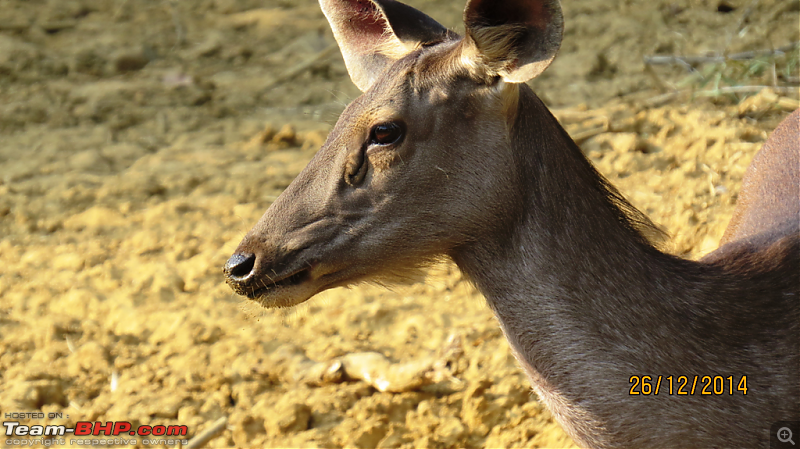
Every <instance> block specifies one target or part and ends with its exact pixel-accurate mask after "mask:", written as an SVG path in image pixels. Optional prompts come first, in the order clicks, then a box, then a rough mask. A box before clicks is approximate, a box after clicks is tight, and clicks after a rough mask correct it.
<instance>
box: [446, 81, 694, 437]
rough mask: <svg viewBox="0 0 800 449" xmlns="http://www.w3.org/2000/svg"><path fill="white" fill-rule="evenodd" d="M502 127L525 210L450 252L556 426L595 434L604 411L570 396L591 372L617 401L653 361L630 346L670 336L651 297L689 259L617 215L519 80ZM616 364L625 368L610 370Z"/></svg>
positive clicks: (658, 295)
mask: <svg viewBox="0 0 800 449" xmlns="http://www.w3.org/2000/svg"><path fill="white" fill-rule="evenodd" d="M511 134H512V136H511V139H510V140H511V142H512V146H513V148H512V151H513V153H514V155H515V158H516V161H515V162H516V166H517V168H518V170H519V171H518V173H517V174H516V176H517V180H518V183H517V184H518V185H519V186H520V187H519V188H520V189H522V191H521V192H518V195H516V197H517V198H524V203H525V204H524V206H525V207H518V208H514V210H516V211H517V212H516V214H515V215H516V216H513V217H509V218H508V220H509V222H508V223H506V225H507V226H506V227H505V229H507V232H497V230H496V229H494V230H489V232H487V233H486V235H484V236H478V237H476V238H475V239H474V242H472V243H470V244H468V245H465V246H464V247H461V248H458V249H457V250H456V251H455V252H454V253H453V254H452V257H453V259H454V261H455V262H456V263H457V264H458V265H459V267H460V268H461V270H462V271H463V272H464V273H465V274H466V275H467V276H468V277H469V278H470V279H471V280H472V281H473V282H474V284H475V285H476V286H477V288H478V289H479V290H480V291H481V292H482V293H483V294H484V296H485V297H486V299H487V302H488V304H489V305H490V307H491V308H492V310H493V311H494V312H495V314H496V316H497V317H498V319H499V321H500V323H501V326H502V328H503V331H504V333H505V334H506V337H507V339H508V340H509V342H510V344H511V347H512V350H513V351H514V353H515V355H516V357H517V359H518V360H519V362H520V363H521V365H522V366H523V368H524V369H525V370H526V371H527V374H528V376H529V378H530V379H531V382H532V384H533V387H534V389H535V391H536V392H537V393H538V394H539V396H540V397H541V398H542V399H543V400H544V401H545V403H547V404H548V405H549V406H550V408H551V410H552V411H553V412H554V413H555V414H556V416H557V417H559V416H560V421H561V422H562V425H564V426H565V427H566V428H569V426H570V422H571V421H573V420H572V419H571V417H572V418H576V416H577V415H578V414H580V415H581V416H582V417H581V418H579V419H577V418H576V419H574V421H575V422H576V423H577V422H582V423H584V424H583V425H587V426H590V427H591V426H592V425H593V424H591V423H592V419H590V418H591V417H592V416H594V417H595V418H596V419H597V420H598V422H597V423H596V426H595V430H596V429H597V428H598V426H599V427H602V419H601V418H600V417H599V416H602V415H603V414H604V413H605V411H604V410H600V409H598V408H597V407H595V405H596V404H595V405H591V406H590V405H587V404H585V405H586V406H587V408H586V409H581V410H579V408H580V407H579V406H578V405H576V404H577V401H587V402H588V401H589V399H586V398H593V397H596V396H597V391H602V390H601V389H600V388H598V385H597V382H598V380H601V381H602V380H603V379H605V380H608V381H611V380H613V383H615V384H616V385H615V386H614V388H622V390H621V391H620V392H619V394H617V392H615V394H616V397H619V395H620V394H622V393H623V392H626V391H627V390H625V389H624V388H625V385H626V384H627V383H628V378H629V377H630V376H631V375H635V374H641V373H644V372H653V370H654V368H655V367H654V364H655V363H656V362H654V361H653V360H647V359H646V356H644V357H643V354H647V353H649V352H650V351H649V350H646V349H645V350H644V352H640V351H639V350H641V349H643V347H644V346H646V345H647V343H648V339H651V340H650V342H652V341H653V340H652V339H653V338H661V336H664V335H669V334H671V332H666V330H667V329H668V328H669V327H670V322H669V317H670V316H676V313H675V311H674V310H672V311H670V310H666V309H665V308H667V307H670V305H669V304H668V301H663V299H664V298H665V297H669V295H671V293H670V291H671V290H672V289H673V288H674V287H671V285H672V284H674V283H675V282H681V281H678V280H676V279H675V278H676V271H677V272H680V271H681V265H682V264H689V263H692V262H688V261H682V260H679V259H677V258H674V257H671V256H668V255H666V254H663V253H661V252H659V251H657V250H656V249H655V248H653V247H652V246H651V245H649V244H648V243H647V241H646V240H645V239H644V238H642V237H641V235H640V234H639V233H638V232H637V231H636V230H635V229H633V228H632V227H631V226H630V225H627V224H626V223H625V220H620V217H621V214H622V212H621V209H620V207H619V206H618V204H615V201H614V200H613V198H612V197H613V195H612V196H611V197H610V196H609V191H608V190H607V189H606V187H605V181H604V179H603V178H602V177H601V176H600V175H599V174H598V173H597V172H596V171H595V170H594V168H593V167H592V166H591V164H590V163H589V161H587V160H586V158H585V157H584V156H583V155H582V154H581V152H580V150H579V149H578V148H577V146H576V145H575V144H574V143H573V142H572V140H571V139H570V138H569V136H568V135H567V133H566V132H565V131H564V130H563V128H562V127H561V126H560V125H559V124H558V122H557V121H556V120H555V118H554V117H553V116H552V114H551V113H550V112H549V111H548V110H547V108H546V107H545V106H544V105H543V104H542V102H541V101H540V100H539V99H538V98H537V97H536V96H535V95H534V94H533V92H532V91H530V89H528V88H527V87H525V86H523V87H522V88H521V89H520V102H519V110H518V117H517V120H516V123H515V126H514V128H513V130H512V133H511ZM623 207H624V206H623ZM677 277H680V275H678V276H677ZM687 282H688V281H687ZM684 287H685V284H684ZM676 319H677V318H676ZM659 329H664V330H665V332H664V333H660V332H658V330H659ZM654 330H655V337H653V335H654ZM670 330H675V329H670ZM666 338H670V337H666ZM659 343H660V347H662V348H663V347H664V344H665V343H666V344H669V343H668V342H664V341H660V342H659ZM672 343H674V345H675V348H676V351H678V347H679V346H680V343H679V342H677V341H676V342H672ZM654 347H659V346H654ZM666 351H667V352H669V351H670V350H669V348H667V349H666ZM611 362H613V363H611ZM619 367H623V368H624V371H625V372H624V373H623V372H621V371H620V372H611V370H616V369H618V368H619ZM645 369H647V371H643V370H645ZM604 371H605V372H604ZM606 391H610V390H606ZM608 405H609V406H610V407H613V403H609V404H608ZM598 407H599V406H598ZM601 408H602V407H601ZM608 412H609V413H612V411H611V410H609V411H608ZM576 425H578V424H576ZM587 430H588V429H587ZM570 433H572V434H573V436H574V435H577V434H581V433H584V432H580V431H577V432H570Z"/></svg>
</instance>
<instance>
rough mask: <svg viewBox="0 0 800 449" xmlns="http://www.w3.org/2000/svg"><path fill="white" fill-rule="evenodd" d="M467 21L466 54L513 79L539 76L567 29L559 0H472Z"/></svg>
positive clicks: (511, 80) (516, 81) (468, 5)
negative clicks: (565, 28)
mask: <svg viewBox="0 0 800 449" xmlns="http://www.w3.org/2000/svg"><path fill="white" fill-rule="evenodd" d="M464 24H465V25H466V29H467V37H466V39H467V42H466V43H465V44H466V45H465V47H464V52H465V54H464V55H463V56H464V58H466V59H467V60H470V64H473V65H477V66H480V67H481V68H482V69H483V70H485V71H486V72H488V73H489V74H491V75H499V76H501V77H502V78H503V80H505V81H507V82H510V83H522V82H525V81H528V80H530V79H532V78H535V77H537V76H539V74H541V73H542V72H543V71H544V69H546V68H547V67H548V66H549V65H550V63H551V62H553V58H555V57H556V54H557V53H558V49H559V47H560V46H561V37H562V35H563V33H564V18H563V16H562V14H561V4H560V3H559V0H504V1H497V0H469V2H468V3H467V7H466V9H465V10H464Z"/></svg>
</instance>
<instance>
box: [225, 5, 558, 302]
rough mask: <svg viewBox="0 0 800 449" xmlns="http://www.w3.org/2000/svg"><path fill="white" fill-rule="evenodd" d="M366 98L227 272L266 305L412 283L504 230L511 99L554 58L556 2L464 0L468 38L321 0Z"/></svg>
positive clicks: (399, 15) (386, 10)
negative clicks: (343, 289)
mask: <svg viewBox="0 0 800 449" xmlns="http://www.w3.org/2000/svg"><path fill="white" fill-rule="evenodd" d="M320 4H321V6H322V10H323V12H324V14H325V16H326V17H327V19H328V21H329V22H330V25H331V27H332V29H333V34H334V37H335V38H336V41H337V42H338V44H339V46H340V48H341V50H342V54H343V56H344V60H345V63H346V66H347V70H348V73H349V74H350V77H351V79H352V80H353V82H354V83H355V84H356V85H357V86H358V87H359V89H360V90H361V91H362V92H363V94H362V95H361V96H360V97H358V98H357V99H356V100H355V101H353V103H351V104H350V105H349V106H348V107H347V108H346V109H345V111H344V112H343V113H342V115H341V117H340V118H339V121H338V122H337V123H336V126H335V127H334V129H333V130H332V131H331V133H330V135H329V136H328V139H327V141H326V142H325V144H324V145H323V147H322V148H321V149H320V150H319V152H318V153H317V154H316V156H315V157H314V158H313V160H312V161H311V162H310V163H309V164H308V166H307V167H306V168H305V169H304V170H303V171H302V172H301V173H300V175H298V177H297V178H296V179H295V180H294V181H293V182H292V183H291V185H289V187H288V188H287V189H286V191H284V192H283V194H282V195H281V196H280V197H279V198H278V199H277V200H276V201H275V202H274V203H273V204H272V206H271V207H270V208H269V209H268V210H267V211H266V213H265V214H264V216H263V217H262V218H261V219H260V220H259V222H258V223H257V224H256V225H255V227H253V229H252V230H250V232H249V233H248V234H247V235H246V236H245V238H244V239H243V241H242V242H241V244H240V245H239V247H238V248H237V250H236V252H235V254H234V255H233V256H232V257H231V258H230V260H229V261H228V263H227V264H226V265H225V268H224V271H225V274H226V276H227V280H228V283H229V284H230V285H231V287H232V288H233V289H234V290H235V291H236V292H237V293H239V294H242V295H245V296H247V297H249V298H251V299H255V300H257V301H259V302H260V303H261V304H262V305H264V306H266V307H286V306H292V305H295V304H298V303H301V302H303V301H305V300H307V299H309V298H310V297H312V296H313V295H315V294H317V293H319V292H321V291H323V290H326V289H328V288H332V287H336V286H344V285H350V284H353V283H357V282H363V281H366V280H376V281H379V282H387V281H388V282H396V281H402V280H405V279H409V278H414V275H415V274H416V273H418V272H419V270H418V269H419V268H421V267H422V266H425V265H426V264H428V263H430V262H431V261H433V260H436V259H437V258H440V257H446V256H448V255H451V253H452V252H453V251H455V250H457V248H459V247H460V246H462V245H468V244H469V243H470V242H474V241H476V240H477V239H480V235H481V232H485V231H483V230H485V229H487V228H490V229H494V230H495V232H503V230H504V229H506V228H510V227H511V226H512V225H513V223H510V221H511V218H510V217H513V216H514V211H515V209H517V208H519V207H521V206H520V205H521V204H523V201H522V200H521V198H520V192H519V190H518V189H515V188H514V186H515V185H518V181H519V179H518V178H519V177H520V176H523V175H522V174H521V173H519V172H518V170H517V167H515V164H514V158H513V155H512V148H511V145H510V138H511V137H510V133H511V132H512V128H513V127H514V124H515V120H516V116H517V105H518V98H519V87H518V85H517V84H516V83H521V82H525V81H527V80H529V79H531V78H533V77H535V76H537V75H539V74H540V73H541V72H542V71H543V70H544V69H545V68H547V66H548V65H549V64H550V62H551V61H552V60H553V58H554V57H555V54H556V53H557V51H558V48H559V45H560V42H561V35H562V29H563V25H562V16H561V8H560V5H559V2H558V0H509V1H504V2H500V1H494V0H471V1H469V2H468V4H467V6H466V10H465V12H464V21H465V24H466V36H465V37H463V38H462V37H460V36H458V35H456V34H455V33H453V32H450V31H448V30H447V29H445V28H444V27H443V26H441V25H440V24H438V23H437V22H436V21H434V20H433V19H431V18H430V17H428V16H426V15H425V14H423V13H421V12H419V11H417V10H415V9H414V8H411V7H409V6H407V5H404V4H402V3H399V2H396V1H393V0H320Z"/></svg>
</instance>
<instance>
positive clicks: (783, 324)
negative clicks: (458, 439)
mask: <svg viewBox="0 0 800 449" xmlns="http://www.w3.org/2000/svg"><path fill="white" fill-rule="evenodd" d="M320 3H321V6H322V10H323V12H324V14H325V16H326V17H327V18H328V20H329V22H330V24H331V27H332V29H333V34H334V37H335V38H336V40H337V42H338V43H339V46H340V48H341V50H342V53H343V56H344V60H345V63H346V66H347V70H348V72H349V74H350V77H351V79H352V80H353V82H354V83H355V84H356V85H357V86H358V87H359V88H360V89H361V90H362V91H363V95H361V96H360V97H358V98H357V99H356V100H355V101H353V102H352V103H351V104H350V105H349V106H348V107H347V108H346V109H345V111H344V112H343V113H342V115H341V117H340V118H339V121H338V123H337V124H336V126H335V127H334V129H333V130H332V132H331V133H330V135H329V137H328V139H327V141H326V142H325V144H324V145H323V147H322V148H321V149H320V150H319V152H318V153H317V154H316V156H315V157H314V158H313V160H312V161H311V162H310V163H309V164H308V166H307V167H306V168H305V169H304V170H303V171H302V172H301V173H300V175H298V177H297V178H296V179H295V180H294V182H292V184H291V185H290V186H289V187H288V188H287V189H286V191H285V192H283V194H282V195H281V196H280V197H279V198H278V199H277V200H276V201H275V202H274V203H273V204H272V206H271V207H270V208H269V209H268V210H267V211H266V213H265V214H264V216H263V217H262V218H261V220H260V221H259V222H258V223H257V224H256V225H255V227H254V228H253V229H252V230H251V231H250V232H249V233H248V234H247V235H246V236H245V237H244V239H243V241H242V242H241V244H240V245H239V247H238V249H237V250H236V252H235V254H234V255H233V256H232V257H231V258H230V260H229V261H228V263H227V264H226V265H225V267H224V272H225V274H226V276H227V280H228V283H229V284H230V286H231V287H232V288H233V289H234V290H235V291H236V292H237V293H239V294H242V295H245V296H247V297H248V298H251V299H253V300H256V301H258V302H259V303H261V304H262V305H263V306H265V307H288V306H292V305H295V304H299V303H301V302H303V301H306V300H307V299H309V298H311V297H312V296H314V295H315V294H317V293H319V292H321V291H323V290H326V289H329V288H332V287H337V286H345V285H351V284H353V283H357V282H362V281H367V280H371V279H377V280H381V281H384V282H385V281H390V282H391V281H395V280H403V279H407V278H409V277H411V276H410V274H411V273H414V272H418V271H419V270H420V269H421V268H423V267H425V266H426V264H428V263H430V262H431V261H434V260H437V259H440V258H441V257H449V258H451V259H452V260H453V261H454V262H455V263H456V264H457V265H458V267H459V268H460V269H461V270H462V271H463V272H464V273H465V274H466V275H467V276H468V277H469V279H471V281H472V282H473V283H474V284H475V286H476V287H477V288H478V289H479V290H480V291H481V292H482V293H483V295H484V296H485V297H486V300H487V302H488V304H489V306H490V307H491V309H492V310H493V311H494V313H495V314H496V316H497V318H498V320H499V322H500V324H501V326H502V330H503V332H504V334H505V336H506V338H507V339H508V341H509V343H510V346H511V348H512V349H513V351H514V353H515V355H516V357H517V359H518V361H519V363H520V364H521V365H522V367H523V369H524V370H525V372H526V373H527V375H528V377H529V378H530V381H531V384H532V385H533V389H534V390H535V392H536V393H537V394H538V396H539V398H540V399H541V400H542V401H543V402H544V403H545V404H546V405H547V407H549V409H550V410H551V411H552V412H553V414H554V416H555V417H556V419H557V420H558V421H559V422H560V423H561V425H562V426H563V428H564V430H566V432H567V433H568V434H569V435H570V436H571V437H572V438H573V439H574V440H575V441H576V442H577V443H578V444H580V445H582V446H587V447H598V448H608V447H766V446H767V445H768V444H769V443H768V442H769V438H770V426H771V425H772V424H773V423H774V422H776V421H782V420H800V298H798V291H799V290H800V235H799V232H798V230H799V229H800V228H799V226H800V168H798V164H799V162H798V159H799V155H798V153H799V152H800V149H799V148H798V120H799V119H800V112H795V113H794V114H792V115H791V117H790V118H789V119H787V121H785V122H784V123H783V124H782V125H781V126H780V128H779V129H778V130H777V131H776V132H775V133H774V134H773V136H772V137H771V139H770V140H769V141H768V143H767V144H766V145H765V147H764V149H763V150H761V152H760V154H759V155H758V156H757V157H756V160H755V162H754V165H752V166H751V167H750V169H749V172H748V174H747V177H746V180H745V182H744V187H743V190H742V193H741V196H740V200H739V202H740V205H739V206H738V209H737V211H736V214H735V217H734V220H733V223H732V224H731V226H730V228H729V229H728V232H727V233H726V235H725V238H724V245H723V246H722V247H720V248H719V249H718V250H717V251H716V252H714V253H712V254H710V255H709V256H707V257H705V258H704V259H703V260H700V261H691V260H684V259H681V258H678V257H675V256H672V255H669V254H665V253H663V252H661V251H659V250H658V249H656V247H655V246H654V245H653V244H651V243H650V240H649V239H648V238H647V236H648V235H650V234H652V232H654V231H655V230H656V228H655V227H654V226H653V225H652V223H651V222H650V221H649V220H648V219H647V218H646V217H645V216H644V215H643V214H642V213H641V212H639V211H638V210H636V209H635V208H634V207H633V206H632V205H631V204H630V203H628V202H627V201H626V200H625V199H624V198H623V197H622V196H621V195H620V193H619V192H618V191H617V190H616V189H615V188H614V187H613V186H612V185H610V184H609V182H608V181H607V180H606V179H604V178H603V177H602V176H601V175H600V174H599V173H598V172H597V171H596V170H595V168H594V167H593V166H592V165H591V164H590V162H589V161H588V160H587V159H586V158H585V157H584V155H583V154H582V153H581V150H580V149H579V148H578V146H577V145H576V144H575V143H574V142H573V141H572V139H570V137H569V135H568V134H567V133H566V132H565V131H564V129H563V128H562V127H561V126H560V125H559V123H558V122H557V121H556V119H555V118H554V117H553V115H552V114H551V113H550V112H549V111H548V109H547V108H546V107H545V105H544V104H543V103H542V101H541V100H539V98H538V97H537V96H536V95H535V94H534V93H533V92H532V91H531V89H530V88H528V86H526V85H525V84H524V82H525V81H527V80H529V79H531V78H533V77H535V76H537V75H539V74H540V73H541V72H542V71H543V70H544V69H545V68H546V67H547V66H548V65H549V64H550V62H551V61H552V60H553V58H554V57H555V55H556V53H557V51H558V48H559V46H560V42H561V37H562V30H563V19H562V13H561V7H560V4H559V2H558V0H506V1H500V0H470V1H469V2H468V4H467V6H466V10H465V12H464V21H465V24H466V35H465V36H464V37H461V36H459V35H457V34H455V33H454V32H452V31H449V30H447V29H446V28H444V27H443V26H441V25H440V24H439V23H437V22H436V21H434V20H433V19H431V18H430V17H428V16H427V15H425V14H423V13H421V12H419V11H417V10H416V9H414V8H411V7H409V6H407V5H404V4H402V3H399V2H396V1H393V0H320ZM645 375H649V376H652V379H653V382H652V383H653V388H655V379H657V378H658V376H661V381H660V382H661V383H662V385H660V392H659V393H658V394H653V393H652V392H651V394H649V395H639V396H631V395H629V392H630V391H631V387H632V385H631V377H632V376H640V377H641V376H645ZM668 376H672V378H671V382H672V383H671V385H670V386H668V385H667V382H668V381H669V380H670V379H668ZM680 376H686V379H687V380H688V385H686V382H684V385H683V388H680V389H679V387H681V385H680V382H681V381H683V380H684V379H683V378H682V377H680ZM695 376H697V377H695ZM704 376H709V379H711V378H714V377H715V376H720V377H722V380H723V381H724V394H722V395H718V394H711V395H706V394H701V393H702V392H701V391H700V390H701V386H702V385H701V384H700V383H699V382H703V383H707V382H706V381H705V380H703V377H704ZM744 376H746V382H745V385H741V379H742V378H743V377H744ZM694 379H699V382H697V381H695V380H694ZM693 383H694V384H695V385H693ZM729 384H730V385H729ZM740 386H743V387H745V388H746V394H745V391H744V389H743V388H742V389H740V388H739V387H740ZM668 389H669V390H672V391H667V390H668ZM690 390H691V391H690ZM651 391H652V390H651ZM710 391H711V390H710V389H709V388H706V393H708V392H710ZM680 393H691V394H680Z"/></svg>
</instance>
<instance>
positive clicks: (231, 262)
mask: <svg viewBox="0 0 800 449" xmlns="http://www.w3.org/2000/svg"><path fill="white" fill-rule="evenodd" d="M255 265H256V255H255V254H240V253H237V254H234V255H233V256H231V258H230V259H228V262H227V263H226V264H225V267H224V268H223V270H224V271H225V274H226V275H227V276H228V277H229V278H231V279H233V280H236V281H241V280H244V279H245V278H247V277H248V276H249V275H250V273H252V272H253V267H255Z"/></svg>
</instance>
